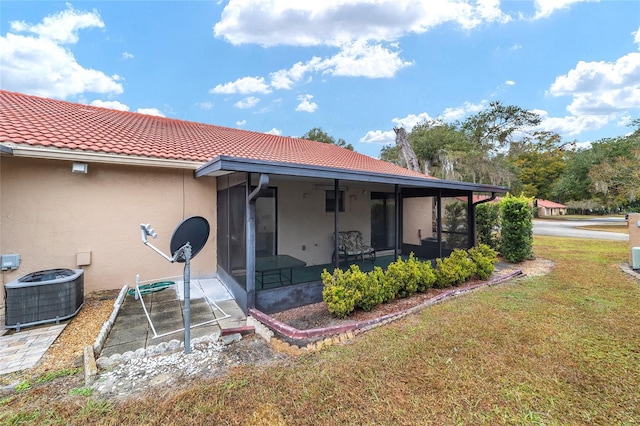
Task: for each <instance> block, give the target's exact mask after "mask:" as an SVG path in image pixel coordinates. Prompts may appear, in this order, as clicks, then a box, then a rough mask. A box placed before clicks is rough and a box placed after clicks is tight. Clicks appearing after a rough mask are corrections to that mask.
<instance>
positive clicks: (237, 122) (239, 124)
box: [236, 120, 247, 126]
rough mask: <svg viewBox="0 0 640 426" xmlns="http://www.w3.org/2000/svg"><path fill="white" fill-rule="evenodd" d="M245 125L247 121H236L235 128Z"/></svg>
mask: <svg viewBox="0 0 640 426" xmlns="http://www.w3.org/2000/svg"><path fill="white" fill-rule="evenodd" d="M245 124H247V120H238V121H236V126H244V125H245Z"/></svg>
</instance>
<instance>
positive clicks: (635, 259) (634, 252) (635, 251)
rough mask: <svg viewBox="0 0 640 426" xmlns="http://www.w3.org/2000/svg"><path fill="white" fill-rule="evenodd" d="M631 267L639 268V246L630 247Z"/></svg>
mask: <svg viewBox="0 0 640 426" xmlns="http://www.w3.org/2000/svg"><path fill="white" fill-rule="evenodd" d="M631 267H632V268H633V269H640V247H633V248H632V249H631Z"/></svg>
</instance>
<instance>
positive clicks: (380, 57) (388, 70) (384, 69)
mask: <svg viewBox="0 0 640 426" xmlns="http://www.w3.org/2000/svg"><path fill="white" fill-rule="evenodd" d="M409 65H412V62H409V61H404V60H403V59H402V58H400V52H399V51H397V50H396V51H392V50H390V49H387V48H385V47H383V46H381V45H379V44H370V43H367V42H364V41H356V42H353V43H350V44H347V45H345V46H343V47H342V50H341V51H340V52H339V53H338V54H337V55H335V56H333V57H331V58H329V59H326V60H324V61H322V62H321V64H319V67H322V68H324V69H325V71H324V73H328V74H333V75H336V76H342V77H367V78H391V77H393V76H394V75H395V74H396V72H398V70H400V69H402V68H405V67H408V66H409Z"/></svg>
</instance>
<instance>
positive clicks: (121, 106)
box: [91, 99, 129, 111]
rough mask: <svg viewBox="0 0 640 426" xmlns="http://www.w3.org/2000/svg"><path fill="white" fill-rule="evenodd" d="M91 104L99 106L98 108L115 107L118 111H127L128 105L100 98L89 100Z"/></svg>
mask: <svg viewBox="0 0 640 426" xmlns="http://www.w3.org/2000/svg"><path fill="white" fill-rule="evenodd" d="M91 105H93V106H96V107H100V108H109V109H115V110H118V111H129V106H128V105H125V104H123V103H122V102H118V101H102V100H100V99H96V100H94V101H91Z"/></svg>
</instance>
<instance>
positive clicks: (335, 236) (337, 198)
mask: <svg viewBox="0 0 640 426" xmlns="http://www.w3.org/2000/svg"><path fill="white" fill-rule="evenodd" d="M333 195H334V197H335V202H334V205H333V207H334V209H333V242H334V244H333V252H334V253H335V256H334V259H333V267H334V268H340V253H338V245H339V244H338V232H339V231H340V223H339V221H338V218H339V214H338V213H339V210H340V180H339V179H335V180H334V181H333ZM345 262H346V259H345Z"/></svg>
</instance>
